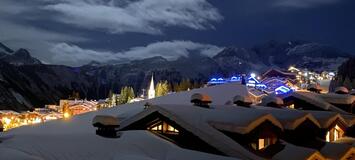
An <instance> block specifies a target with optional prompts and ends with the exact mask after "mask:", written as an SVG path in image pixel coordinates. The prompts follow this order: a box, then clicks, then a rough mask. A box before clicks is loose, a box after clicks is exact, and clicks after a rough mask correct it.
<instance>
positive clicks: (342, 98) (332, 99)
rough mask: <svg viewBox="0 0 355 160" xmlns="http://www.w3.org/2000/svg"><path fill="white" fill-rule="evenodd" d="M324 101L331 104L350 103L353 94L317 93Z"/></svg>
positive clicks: (353, 98)
mask: <svg viewBox="0 0 355 160" xmlns="http://www.w3.org/2000/svg"><path fill="white" fill-rule="evenodd" d="M319 96H320V97H321V98H322V99H323V100H324V101H326V102H328V103H332V104H352V103H354V102H355V96H353V95H350V94H336V93H328V94H320V95H319Z"/></svg>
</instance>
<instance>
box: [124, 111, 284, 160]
mask: <svg viewBox="0 0 355 160" xmlns="http://www.w3.org/2000/svg"><path fill="white" fill-rule="evenodd" d="M211 108H214V109H207V108H203V107H197V106H191V105H190V106H188V105H155V106H154V105H153V106H151V107H149V108H148V109H146V110H144V111H143V112H141V113H139V114H138V115H136V116H134V117H132V118H130V119H127V120H124V121H122V125H121V127H120V130H149V131H151V132H152V133H154V134H156V135H158V136H160V137H162V138H164V139H166V140H169V141H171V142H173V143H175V144H177V145H178V146H181V147H183V148H187V149H193V150H198V151H203V152H208V153H213V154H220V155H227V156H232V157H237V158H241V159H260V158H262V157H264V158H271V157H272V155H274V154H275V153H276V152H278V151H280V150H281V149H282V147H283V146H281V145H279V136H280V134H281V132H282V130H283V127H282V124H281V123H280V122H279V121H278V120H276V119H275V118H274V117H273V116H272V115H271V114H267V113H263V112H255V110H254V109H248V108H244V109H243V107H233V106H225V107H222V106H211ZM216 108H228V109H216ZM192 141H193V143H191V142H192Z"/></svg>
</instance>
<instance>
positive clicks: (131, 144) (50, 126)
mask: <svg viewBox="0 0 355 160" xmlns="http://www.w3.org/2000/svg"><path fill="white" fill-rule="evenodd" d="M197 92H199V93H206V94H208V95H210V96H211V98H212V101H213V104H214V105H221V104H225V103H226V102H227V101H231V100H232V99H233V97H234V96H235V95H236V94H242V95H243V94H247V90H246V88H245V87H244V86H241V85H237V84H226V85H221V86H213V87H208V88H201V89H195V90H191V91H190V92H180V93H176V94H170V95H168V96H164V97H159V98H156V99H151V100H148V101H149V102H150V103H152V104H190V96H191V94H193V93H197ZM145 103H146V101H141V102H137V103H132V104H126V105H122V106H117V107H114V108H110V109H104V110H99V111H96V112H90V113H87V114H82V115H78V116H75V117H72V118H71V119H65V120H56V121H50V122H46V123H44V124H38V125H33V126H24V127H20V128H16V129H13V130H10V131H8V132H5V133H0V134H1V135H0V140H1V141H2V142H1V143H0V160H3V159H4V160H23V159H29V160H44V159H45V160H121V159H122V160H126V159H129V160H152V159H157V160H175V159H176V160H178V159H194V160H195V159H201V160H208V159H211V160H212V159H221V160H223V159H226V160H229V159H233V158H230V157H222V156H217V155H212V154H207V153H202V152H197V151H191V150H186V149H182V148H180V147H178V146H176V145H174V144H172V143H170V142H167V141H165V140H163V139H161V138H159V137H157V136H155V135H153V134H152V133H150V132H147V131H125V132H122V136H121V137H120V138H117V139H110V138H103V137H99V136H97V135H95V128H94V127H93V126H92V124H91V121H92V119H93V117H94V116H95V115H113V116H117V117H119V118H121V119H124V118H129V117H131V116H133V115H135V114H137V113H139V112H141V111H142V110H143V108H144V106H143V105H144V104H145Z"/></svg>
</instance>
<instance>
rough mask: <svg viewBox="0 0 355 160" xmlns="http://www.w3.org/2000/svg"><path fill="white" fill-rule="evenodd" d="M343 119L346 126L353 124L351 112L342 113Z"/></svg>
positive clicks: (354, 118)
mask: <svg viewBox="0 0 355 160" xmlns="http://www.w3.org/2000/svg"><path fill="white" fill-rule="evenodd" d="M341 116H342V117H343V118H344V119H345V121H346V122H347V123H348V127H351V126H353V125H355V116H354V115H352V114H342V115H341Z"/></svg>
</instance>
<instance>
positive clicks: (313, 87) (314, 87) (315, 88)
mask: <svg viewBox="0 0 355 160" xmlns="http://www.w3.org/2000/svg"><path fill="white" fill-rule="evenodd" d="M307 90H309V91H311V92H316V93H319V92H320V91H321V90H322V89H321V87H320V85H319V84H318V83H317V84H309V85H308V86H307Z"/></svg>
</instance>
